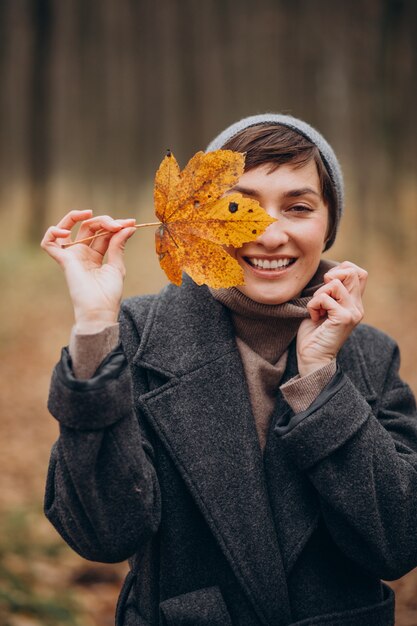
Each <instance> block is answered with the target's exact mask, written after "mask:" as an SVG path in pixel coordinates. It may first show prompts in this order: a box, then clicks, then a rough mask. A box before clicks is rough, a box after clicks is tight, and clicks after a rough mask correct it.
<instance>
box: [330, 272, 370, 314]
mask: <svg viewBox="0 0 417 626" xmlns="http://www.w3.org/2000/svg"><path fill="white" fill-rule="evenodd" d="M333 281H338V282H340V283H341V284H342V285H343V286H344V287H345V289H346V290H347V291H348V293H349V294H350V295H351V297H352V298H353V300H354V302H355V303H356V305H357V306H362V294H363V289H362V286H361V283H360V280H359V276H358V274H357V272H356V271H355V270H341V271H340V273H337V272H335V274H334V276H333V278H332V280H330V281H329V282H326V283H325V285H324V286H326V285H330V284H332V283H333Z"/></svg>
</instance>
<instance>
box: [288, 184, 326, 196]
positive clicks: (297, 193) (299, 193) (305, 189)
mask: <svg viewBox="0 0 417 626" xmlns="http://www.w3.org/2000/svg"><path fill="white" fill-rule="evenodd" d="M307 194H313V195H315V196H318V197H319V198H321V194H319V193H318V191H316V190H315V189H313V188H312V187H301V188H300V189H290V190H289V191H286V192H285V193H284V194H283V195H284V197H285V198H298V197H299V196H305V195H307Z"/></svg>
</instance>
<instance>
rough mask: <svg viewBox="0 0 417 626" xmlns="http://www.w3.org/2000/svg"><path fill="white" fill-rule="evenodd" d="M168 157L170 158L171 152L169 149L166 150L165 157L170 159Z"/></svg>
mask: <svg viewBox="0 0 417 626" xmlns="http://www.w3.org/2000/svg"><path fill="white" fill-rule="evenodd" d="M170 156H172V152H171V150H170V149H169V148H167V157H170Z"/></svg>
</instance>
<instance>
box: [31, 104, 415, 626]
mask: <svg viewBox="0 0 417 626" xmlns="http://www.w3.org/2000/svg"><path fill="white" fill-rule="evenodd" d="M217 148H228V149H232V150H237V151H240V152H246V170H245V173H244V174H243V175H242V177H241V178H240V180H239V182H238V185H237V186H236V190H238V191H240V192H242V193H243V194H245V195H247V196H250V197H254V198H256V199H258V200H259V202H260V204H261V205H262V206H263V207H264V209H265V210H266V211H267V212H268V213H269V214H270V215H271V216H273V217H277V218H278V220H277V221H276V222H274V223H273V224H272V225H271V226H269V227H268V229H267V230H266V231H265V232H264V234H263V235H262V236H261V237H259V238H258V239H257V240H256V241H254V242H251V243H247V244H245V245H243V246H242V248H239V249H229V253H230V254H232V255H233V256H234V257H235V258H236V260H237V261H238V263H239V264H240V265H241V266H242V268H243V270H244V275H245V284H244V285H242V286H239V287H237V288H232V289H220V290H211V289H208V288H207V287H205V286H202V287H198V286H196V285H195V284H194V283H193V282H192V281H191V280H190V279H188V278H187V277H185V278H184V282H183V285H182V286H181V287H175V286H173V285H169V286H168V287H166V288H165V289H163V290H162V292H161V293H160V294H159V295H151V296H142V297H137V298H130V299H128V300H127V301H125V302H124V303H123V304H122V306H121V310H119V303H120V300H121V293H122V283H123V276H124V272H125V270H124V264H123V248H124V245H125V243H126V241H127V239H128V238H129V237H130V235H132V234H133V232H134V228H132V226H133V225H134V220H113V219H112V218H111V217H108V216H100V217H93V216H92V214H91V212H88V211H73V212H71V213H69V214H68V215H66V216H65V217H64V218H63V219H62V220H61V222H60V223H59V224H58V226H53V227H51V228H50V229H49V230H48V231H47V233H46V235H45V237H44V239H43V242H42V246H43V248H44V249H45V250H46V251H47V252H48V253H49V254H50V255H51V256H52V257H53V258H54V259H55V260H56V261H58V263H59V264H60V265H61V266H62V268H63V269H64V271H65V275H66V279H67V282H68V287H69V291H70V295H71V298H72V301H73V304H74V311H75V326H74V329H73V333H72V335H71V341H70V347H69V350H68V349H66V348H64V350H63V352H62V358H61V361H60V362H59V364H58V365H57V366H56V368H55V370H54V374H53V378H52V384H51V390H50V398H49V408H50V411H51V413H52V414H53V415H54V416H55V417H56V418H57V419H58V420H59V422H60V436H59V439H58V441H57V443H56V445H55V446H54V448H53V451H52V457H51V464H50V469H49V475H48V483H47V490H46V501H45V502H46V514H47V516H48V518H49V519H50V520H51V522H52V523H53V524H54V526H55V527H56V528H57V529H58V531H59V532H60V533H61V535H62V537H63V538H64V539H65V541H67V542H68V544H69V545H70V546H71V547H72V548H73V549H74V550H76V551H77V552H78V553H79V554H81V555H82V556H84V557H85V558H87V559H92V560H96V561H107V562H113V561H121V560H124V559H129V562H130V573H129V574H128V576H127V579H126V581H125V584H124V587H123V590H122V593H121V595H120V599H119V603H118V608H117V616H116V623H117V624H118V625H119V626H122V625H123V626H139V625H156V624H169V625H178V626H180V625H181V626H185V625H190V626H191V625H195V626H204V625H207V626H226V625H231V624H233V625H239V626H260V625H264V626H272V625H273V626H281V625H282V626H284V625H290V624H291V625H293V626H294V625H297V626H307V625H310V624H311V625H312V624H317V625H322V624H326V625H329V626H336V625H338V626H342V625H343V626H377V625H378V626H382V625H384V626H386V625H389V624H394V598H393V592H392V591H391V590H390V588H389V587H388V586H387V585H385V584H384V583H382V582H381V579H395V578H398V577H400V576H402V575H403V574H405V573H406V572H407V571H408V570H410V569H411V568H413V567H414V566H416V565H417V533H416V528H417V421H416V409H415V402H414V399H413V396H412V394H411V392H410V389H409V388H408V387H407V385H406V384H405V383H403V382H402V381H401V380H400V378H399V377H398V362H399V357H398V350H397V348H396V345H395V343H394V342H393V341H392V340H391V339H390V338H388V337H387V336H386V335H384V334H382V333H381V332H379V331H377V330H375V329H373V328H371V327H369V326H366V325H359V322H360V321H361V319H362V316H363V306H362V293H363V290H364V287H365V283H366V278H367V275H366V272H365V271H364V270H363V269H361V268H359V267H357V266H356V265H354V264H353V263H350V262H344V263H341V264H339V265H337V264H334V263H329V262H325V261H323V260H321V254H322V251H323V250H325V249H327V248H329V247H330V245H331V244H332V243H333V241H334V238H335V235H336V231H337V227H338V224H339V220H340V216H341V212H342V205H343V181H342V175H341V172H340V168H339V164H338V161H337V159H336V156H335V155H334V153H333V150H332V149H331V147H330V146H329V145H328V144H327V142H326V141H325V140H324V139H323V137H322V136H321V135H320V134H319V133H318V132H317V131H315V130H314V129H313V128H311V127H310V126H309V125H307V124H306V123H304V122H302V121H300V120H297V119H295V118H292V117H289V116H285V115H274V114H266V115H263V116H254V117H250V118H246V119H244V120H241V121H240V122H238V123H236V124H234V125H233V126H231V127H229V128H228V129H226V130H225V131H223V133H222V134H220V135H219V136H218V137H217V138H216V139H215V140H214V141H213V142H212V143H211V144H210V146H209V148H208V149H209V150H214V149H217ZM77 223H81V228H80V230H79V234H78V238H83V237H86V236H88V235H91V234H94V233H95V232H97V230H99V229H102V228H105V229H107V230H108V232H109V234H108V236H106V237H102V238H98V239H96V240H94V242H93V243H92V244H91V245H90V246H87V245H85V244H80V245H77V246H73V247H69V248H65V249H63V248H61V244H62V243H63V242H68V241H69V240H70V236H71V235H70V233H71V228H72V227H73V226H74V225H75V224H77ZM105 253H107V255H108V257H107V263H105V264H103V256H104V254H105ZM118 320H119V321H118Z"/></svg>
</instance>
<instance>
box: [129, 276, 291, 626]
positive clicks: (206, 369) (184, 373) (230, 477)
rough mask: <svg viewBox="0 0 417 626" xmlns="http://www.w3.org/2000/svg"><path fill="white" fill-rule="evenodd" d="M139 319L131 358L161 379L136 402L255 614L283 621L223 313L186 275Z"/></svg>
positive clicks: (274, 547) (245, 405)
mask: <svg viewBox="0 0 417 626" xmlns="http://www.w3.org/2000/svg"><path fill="white" fill-rule="evenodd" d="M148 320H149V321H148V322H147V324H146V327H145V329H144V332H143V336H142V341H141V345H140V347H139V349H138V351H137V353H136V355H135V357H134V364H135V365H136V366H138V367H141V368H145V369H147V370H153V371H154V372H155V373H156V374H157V375H158V376H159V377H161V376H162V377H163V378H164V379H165V382H164V383H163V384H162V385H161V386H159V387H157V388H155V389H153V390H152V391H150V392H148V393H145V394H143V395H142V396H140V397H139V399H138V401H139V404H140V405H141V407H142V409H143V411H144V412H145V414H146V415H147V417H148V419H149V421H150V422H151V423H152V425H153V428H154V429H155V430H156V432H157V433H158V435H159V437H160V439H161V440H162V442H163V443H164V445H165V447H166V449H167V451H168V453H169V454H170V456H171V458H172V459H173V461H174V463H175V464H176V467H177V468H178V470H179V472H180V473H181V475H182V477H183V480H184V482H185V483H186V485H187V487H188V488H189V490H190V492H191V493H192V495H193V497H194V499H195V501H196V503H197V505H198V506H199V508H200V510H201V512H202V514H203V515H204V517H205V519H206V521H207V523H208V524H209V526H210V528H211V531H212V533H213V535H214V536H215V537H216V539H217V542H218V544H219V546H220V548H221V549H222V551H223V553H224V555H225V556H226V558H227V560H228V562H229V564H230V566H231V567H232V569H233V571H234V573H235V575H236V578H237V579H238V580H239V582H240V584H241V586H242V588H243V589H244V591H245V593H246V595H247V597H248V598H249V600H250V601H251V603H252V605H253V607H254V610H255V611H256V613H257V615H258V617H259V620H260V622H261V623H262V624H265V625H266V624H276V625H277V626H279V625H281V624H285V623H288V622H289V621H290V609H289V600H288V595H287V586H286V579H285V573H284V569H283V566H282V561H281V554H280V549H279V545H278V540H277V536H276V531H275V526H274V522H273V517H272V512H271V508H270V504H269V500H268V493H267V487H266V482H265V474H264V471H263V459H262V454H261V450H260V447H259V443H258V438H257V434H256V428H255V423H254V418H253V415H252V411H251V407H250V402H249V398H248V393H247V388H246V381H245V375H244V372H243V367H242V362H241V360H240V356H239V353H238V350H237V347H236V343H235V340H234V336H233V328H232V324H231V321H230V318H229V315H228V313H227V311H226V310H225V308H224V307H223V306H222V305H221V304H220V303H219V302H216V301H215V300H214V299H213V298H212V296H211V295H210V294H209V292H208V289H207V288H206V287H197V286H196V285H195V284H194V283H192V281H190V280H186V281H185V284H184V285H183V286H182V287H181V288H179V289H178V288H176V287H173V286H168V287H167V288H166V289H165V290H164V291H163V292H162V294H161V296H160V297H159V298H157V299H156V302H155V303H154V308H153V310H152V311H151V314H150V315H149V317H148ZM242 503H244V506H242ZM271 555H273V556H271Z"/></svg>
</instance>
